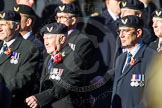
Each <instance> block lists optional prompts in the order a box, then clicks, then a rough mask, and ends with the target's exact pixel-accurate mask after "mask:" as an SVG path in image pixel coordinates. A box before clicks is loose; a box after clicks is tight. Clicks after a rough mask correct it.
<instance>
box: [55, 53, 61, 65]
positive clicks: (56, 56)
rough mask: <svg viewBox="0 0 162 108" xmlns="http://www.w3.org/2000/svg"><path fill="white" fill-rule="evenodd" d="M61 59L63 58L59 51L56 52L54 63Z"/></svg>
mask: <svg viewBox="0 0 162 108" xmlns="http://www.w3.org/2000/svg"><path fill="white" fill-rule="evenodd" d="M62 60H63V58H62V55H61V54H60V53H58V54H56V55H55V56H54V63H59V62H62Z"/></svg>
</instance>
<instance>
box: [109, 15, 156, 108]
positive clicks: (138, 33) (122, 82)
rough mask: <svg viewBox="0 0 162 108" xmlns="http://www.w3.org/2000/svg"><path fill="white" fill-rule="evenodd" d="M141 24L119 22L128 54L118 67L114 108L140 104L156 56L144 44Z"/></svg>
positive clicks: (130, 20) (134, 20)
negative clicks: (150, 66) (146, 76)
mask: <svg viewBox="0 0 162 108" xmlns="http://www.w3.org/2000/svg"><path fill="white" fill-rule="evenodd" d="M141 24H142V20H141V19H140V18H139V17H137V16H132V15H130V16H125V17H123V18H121V19H120V21H119V37H120V40H121V45H122V47H124V48H126V52H124V53H123V54H121V55H120V56H119V57H118V58H117V61H116V64H115V78H114V85H113V95H112V108H136V107H138V105H139V104H140V101H141V98H142V94H143V88H144V85H145V74H146V72H147V71H146V70H147V68H148V66H149V64H150V62H151V60H152V58H153V57H154V56H155V55H156V51H154V50H153V49H151V48H149V47H147V45H145V44H144V43H143V42H142V41H141V40H142V34H143V30H142V25H141Z"/></svg>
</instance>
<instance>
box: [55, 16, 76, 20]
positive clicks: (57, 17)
mask: <svg viewBox="0 0 162 108" xmlns="http://www.w3.org/2000/svg"><path fill="white" fill-rule="evenodd" d="M72 17H73V16H70V17H65V16H55V19H56V20H58V19H60V20H67V19H69V18H72Z"/></svg>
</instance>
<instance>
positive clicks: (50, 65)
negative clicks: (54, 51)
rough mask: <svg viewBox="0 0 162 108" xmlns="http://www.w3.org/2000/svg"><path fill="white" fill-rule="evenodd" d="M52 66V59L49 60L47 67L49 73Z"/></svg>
mask: <svg viewBox="0 0 162 108" xmlns="http://www.w3.org/2000/svg"><path fill="white" fill-rule="evenodd" d="M52 64H53V58H51V59H50V61H49V65H48V69H49V72H51V69H52V67H53V66H52Z"/></svg>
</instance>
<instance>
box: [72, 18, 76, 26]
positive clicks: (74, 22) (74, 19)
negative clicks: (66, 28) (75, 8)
mask: <svg viewBox="0 0 162 108" xmlns="http://www.w3.org/2000/svg"><path fill="white" fill-rule="evenodd" d="M71 21H72V23H71V24H72V25H75V24H76V22H77V18H76V17H72V18H71Z"/></svg>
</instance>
